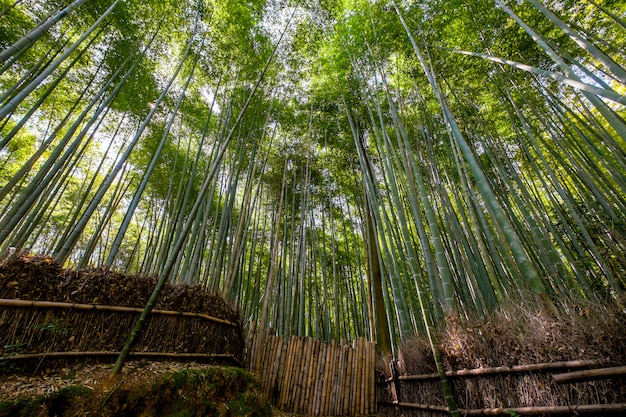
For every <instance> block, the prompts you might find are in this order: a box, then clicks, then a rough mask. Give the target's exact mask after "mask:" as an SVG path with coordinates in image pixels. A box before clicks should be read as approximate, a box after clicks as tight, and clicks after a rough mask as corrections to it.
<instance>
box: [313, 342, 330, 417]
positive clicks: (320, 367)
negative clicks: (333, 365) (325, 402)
mask: <svg viewBox="0 0 626 417" xmlns="http://www.w3.org/2000/svg"><path fill="white" fill-rule="evenodd" d="M327 345H328V344H327V343H326V342H322V341H321V340H320V345H319V355H318V358H317V370H316V371H315V402H314V404H313V408H312V409H311V415H319V410H320V402H321V400H322V385H323V384H324V370H325V366H326V347H327Z"/></svg>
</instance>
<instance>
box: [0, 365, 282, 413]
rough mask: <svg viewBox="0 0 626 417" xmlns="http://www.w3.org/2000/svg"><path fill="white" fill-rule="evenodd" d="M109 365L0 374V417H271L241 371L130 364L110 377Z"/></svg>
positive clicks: (256, 388) (255, 384)
mask: <svg viewBox="0 0 626 417" xmlns="http://www.w3.org/2000/svg"><path fill="white" fill-rule="evenodd" d="M112 367H113V365H111V364H82V365H74V366H68V367H65V368H63V369H55V370H43V371H39V372H38V373H37V374H36V375H24V374H4V375H0V417H8V416H25V415H28V416H29V417H39V416H52V415H55V416H58V417H62V416H116V415H122V414H123V415H129V416H130V415H136V416H140V415H141V416H144V415H145V416H147V415H159V416H172V417H174V416H182V415H190V414H186V413H187V412H193V413H194V414H193V415H216V416H217V415H220V416H243V415H245V416H258V417H266V416H270V415H271V413H272V410H271V408H270V405H269V402H268V401H267V399H266V398H265V396H264V395H263V394H262V392H261V390H260V387H259V385H258V381H257V379H256V378H254V377H253V376H252V375H251V374H249V373H248V372H245V371H244V370H242V369H240V368H233V367H223V366H215V365H204V364H197V363H177V362H149V361H131V362H129V363H128V364H127V365H126V367H125V368H124V370H123V371H122V373H121V374H120V375H118V376H115V377H113V376H111V375H110V372H111V369H112ZM196 412H197V413H200V414H195V413H196ZM120 413H121V414H120Z"/></svg>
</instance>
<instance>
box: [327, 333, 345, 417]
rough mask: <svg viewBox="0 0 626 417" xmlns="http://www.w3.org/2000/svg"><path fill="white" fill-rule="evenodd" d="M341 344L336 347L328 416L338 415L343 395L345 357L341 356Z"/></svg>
mask: <svg viewBox="0 0 626 417" xmlns="http://www.w3.org/2000/svg"><path fill="white" fill-rule="evenodd" d="M341 353H342V352H341V342H339V343H338V344H337V346H335V353H334V361H333V364H334V365H333V383H332V386H331V390H330V404H329V409H328V415H331V416H335V415H338V414H339V412H338V407H337V405H338V403H339V397H340V395H341V389H340V384H341V369H342V365H343V356H342V354H341Z"/></svg>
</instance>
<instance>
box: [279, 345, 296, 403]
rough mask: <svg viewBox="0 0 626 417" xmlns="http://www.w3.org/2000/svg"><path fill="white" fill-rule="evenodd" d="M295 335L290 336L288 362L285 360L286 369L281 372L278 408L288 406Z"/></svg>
mask: <svg viewBox="0 0 626 417" xmlns="http://www.w3.org/2000/svg"><path fill="white" fill-rule="evenodd" d="M294 338H295V336H291V338H289V342H288V344H287V357H286V362H285V369H284V372H283V373H282V374H281V378H280V381H281V386H280V394H279V400H278V404H277V405H278V408H280V409H281V410H284V409H285V406H286V402H287V397H288V395H287V393H288V391H289V383H290V382H291V372H290V371H291V366H292V363H293V357H294V349H295V347H296V343H295V341H294Z"/></svg>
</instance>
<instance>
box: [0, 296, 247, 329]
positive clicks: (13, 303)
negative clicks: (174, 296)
mask: <svg viewBox="0 0 626 417" xmlns="http://www.w3.org/2000/svg"><path fill="white" fill-rule="evenodd" d="M0 307H22V308H51V309H65V310H85V311H108V312H116V313H138V314H141V313H143V311H144V309H143V308H135V307H121V306H107V305H101V304H80V303H64V302H59V301H30V300H13V299H7V298H0ZM150 314H152V315H162V316H181V317H198V318H201V319H204V320H208V321H213V322H215V323H221V324H225V325H227V326H233V327H237V326H238V324H237V323H233V322H232V321H228V320H224V319H220V318H218V317H213V316H209V315H208V314H203V313H192V312H188V311H172V310H159V309H153V310H152V311H151V312H150Z"/></svg>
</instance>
